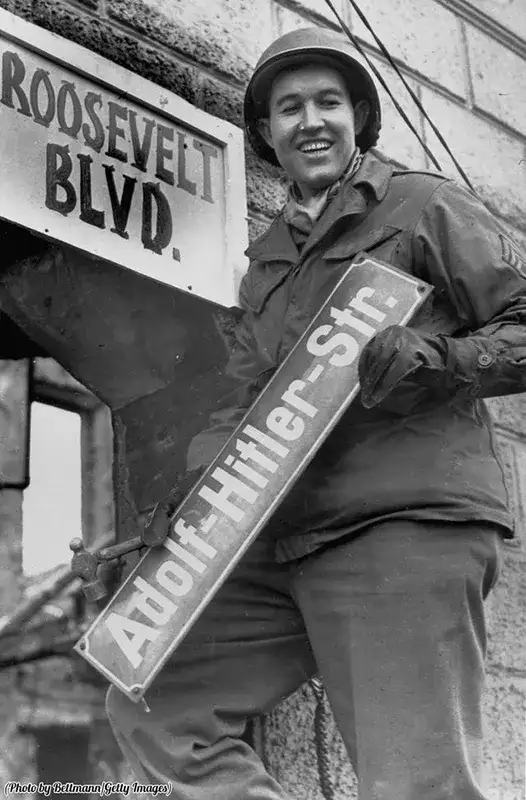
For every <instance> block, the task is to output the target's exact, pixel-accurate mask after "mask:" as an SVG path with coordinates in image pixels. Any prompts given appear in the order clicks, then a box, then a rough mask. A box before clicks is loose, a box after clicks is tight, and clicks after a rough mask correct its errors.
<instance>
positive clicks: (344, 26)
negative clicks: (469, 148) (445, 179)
mask: <svg viewBox="0 0 526 800" xmlns="http://www.w3.org/2000/svg"><path fill="white" fill-rule="evenodd" d="M325 2H326V3H327V5H328V6H329V8H330V9H331V11H332V12H333V14H334V16H335V17H336V19H337V20H338V22H339V24H340V26H341V28H342V29H343V31H344V32H345V33H346V34H347V36H348V38H349V39H350V40H351V42H352V44H353V45H354V46H355V47H356V49H357V50H358V52H359V53H360V54H361V55H362V56H363V58H364V59H365V60H366V62H367V65H368V66H369V68H370V69H371V71H372V72H373V73H374V75H375V77H376V78H377V80H378V81H379V82H380V83H381V85H382V86H383V88H384V89H385V90H386V92H387V94H388V95H389V97H390V98H391V100H392V102H393V104H394V106H395V108H396V110H397V111H398V113H399V114H400V116H401V117H402V119H403V120H404V122H405V123H406V125H407V126H408V127H409V129H410V130H411V132H412V133H413V134H414V135H415V136H416V138H417V139H418V141H419V143H420V145H421V146H422V147H423V149H424V151H425V152H426V153H427V155H428V156H429V158H430V159H431V161H432V162H433V164H434V165H435V166H436V167H437V169H439V170H440V171H441V172H442V167H441V166H440V164H439V162H438V161H437V159H436V158H435V156H434V154H433V153H432V152H431V150H430V149H429V147H428V146H427V145H426V144H425V142H424V141H423V140H422V138H421V136H420V134H419V133H418V131H417V130H416V128H415V127H414V125H413V123H412V122H411V121H410V120H409V118H408V116H407V114H406V113H405V111H404V110H403V109H402V108H401V106H400V104H399V103H398V102H397V101H396V100H395V98H394V96H393V94H392V92H391V90H390V89H389V87H388V86H387V84H386V82H385V80H384V78H383V77H382V75H381V74H380V72H379V70H378V69H377V68H376V67H375V66H374V64H373V63H372V62H371V59H370V58H369V57H368V55H367V53H366V52H365V51H364V49H363V48H362V46H361V45H360V43H359V42H358V41H357V39H356V37H355V36H354V34H353V33H352V32H351V30H350V28H349V26H348V25H347V24H346V23H345V22H344V21H343V19H342V18H341V16H340V14H339V13H338V12H337V10H336V9H335V7H334V4H333V3H332V0H325ZM349 3H350V4H351V6H352V7H353V9H354V10H355V11H356V13H357V14H358V16H359V17H360V19H361V21H362V22H363V24H364V25H365V26H366V28H367V29H368V30H369V31H370V32H371V34H372V35H373V38H374V40H375V42H376V43H377V45H378V47H379V48H380V51H381V52H382V53H383V55H384V56H385V58H386V59H387V60H388V62H389V64H390V65H391V66H392V68H393V69H394V70H395V72H396V74H397V75H398V77H399V78H400V80H401V81H402V83H403V85H404V86H405V88H406V89H407V91H408V93H409V96H410V97H411V99H412V100H413V102H414V103H415V105H416V106H417V108H418V109H419V111H421V113H422V114H423V115H424V118H425V119H426V120H427V122H428V123H429V125H430V127H431V129H432V131H433V132H434V133H435V135H436V137H437V139H438V140H439V142H440V144H441V145H442V146H443V147H444V149H445V150H446V152H447V153H448V155H449V156H450V158H451V160H452V162H453V164H454V165H455V167H456V169H457V170H458V172H459V174H460V175H461V177H462V178H463V180H464V181H465V183H466V185H467V186H468V187H469V188H470V190H471V191H472V192H473V193H474V194H476V191H475V188H474V187H473V185H472V183H471V181H470V179H469V178H468V176H467V174H466V172H465V171H464V169H463V168H462V167H461V165H460V164H459V162H458V161H457V159H456V158H455V156H454V155H453V153H452V152H451V149H450V147H449V145H448V143H447V142H446V140H445V139H444V137H443V136H442V134H441V133H440V131H439V129H438V128H437V126H436V125H435V124H434V122H433V121H432V119H431V118H430V117H429V115H428V113H427V111H426V110H425V108H424V106H423V105H422V103H421V101H420V99H419V98H418V97H417V95H416V94H415V92H414V91H413V89H412V88H411V86H410V85H409V83H408V82H407V80H406V79H405V77H404V75H403V74H402V73H401V71H400V69H399V68H398V65H397V64H396V62H395V61H394V59H393V58H392V56H391V54H390V53H389V51H388V50H387V48H386V47H385V45H384V44H383V42H382V41H381V39H380V38H379V37H378V36H377V35H376V33H375V31H374V30H373V28H372V26H371V24H370V23H369V20H368V19H367V17H366V16H365V14H364V13H363V12H362V11H361V10H360V8H359V7H358V5H357V3H356V2H355V0H349Z"/></svg>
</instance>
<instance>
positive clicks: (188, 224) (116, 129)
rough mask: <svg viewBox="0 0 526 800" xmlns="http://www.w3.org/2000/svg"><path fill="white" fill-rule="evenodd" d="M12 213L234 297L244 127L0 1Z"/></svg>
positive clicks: (7, 211) (197, 290)
mask: <svg viewBox="0 0 526 800" xmlns="http://www.w3.org/2000/svg"><path fill="white" fill-rule="evenodd" d="M0 122H1V125H2V136H1V138H0V182H1V185H2V191H1V192H0V218H3V219H6V220H8V221H10V222H15V223H18V224H19V225H23V226H25V227H27V228H30V229H31V230H33V231H36V232H37V233H39V234H43V235H44V236H46V237H49V238H51V239H56V240H59V241H62V242H65V243H67V244H71V245H74V246H75V247H78V248H80V249H82V250H85V251H87V252H89V253H92V254H93V255H96V256H99V257H101V258H104V259H106V260H108V261H112V262H113V263H115V264H118V265H120V266H122V267H126V268H127V269H131V270H134V271H136V272H139V273H141V274H142V275H146V276H148V277H150V278H154V279H156V280H158V281H161V282H163V283H167V284H170V285H171V286H176V287H178V288H180V289H183V290H184V291H188V292H192V293H194V294H197V295H199V296H201V297H205V298H207V299H209V300H213V301H215V302H216V303H221V304H223V305H227V306H228V305H235V303H236V296H237V292H236V288H237V284H238V283H239V279H240V277H241V275H242V273H243V272H244V271H245V269H246V259H245V257H244V255H243V251H244V249H245V247H246V245H247V229H246V199H245V198H246V190H245V170H244V150H243V134H242V131H241V130H240V129H239V128H237V127H235V126H234V125H231V124H230V123H228V122H225V121H223V120H220V119H217V118H216V117H213V116H212V115H210V114H207V113H205V112H204V111H201V110H199V109H197V108H195V107H194V106H193V105H191V104H190V103H188V102H186V101H185V100H183V99H182V98H181V97H178V96H177V95H176V94H174V93H173V92H169V91H167V90H166V89H162V88H161V87H159V86H157V85H156V84H154V83H152V82H150V81H147V80H145V79H143V78H141V77H139V76H138V75H136V74H134V73H132V72H130V71H129V70H126V69H123V68H122V67H118V66H117V65H116V64H113V63H112V62H111V61H108V60H107V59H105V58H102V57H101V56H98V55H96V54H95V53H92V52H90V51H89V50H87V49H85V48H83V47H80V46H79V45H76V44H74V43H73V42H70V41H68V40H66V39H63V38H62V37H60V36H57V35H55V34H53V33H50V32H49V31H45V30H43V29H42V28H39V27H37V26H36V25H32V24H30V23H28V22H26V21H25V20H22V19H20V18H19V17H16V16H14V15H13V14H10V13H8V12H7V11H4V10H3V9H0Z"/></svg>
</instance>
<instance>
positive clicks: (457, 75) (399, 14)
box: [351, 0, 466, 97]
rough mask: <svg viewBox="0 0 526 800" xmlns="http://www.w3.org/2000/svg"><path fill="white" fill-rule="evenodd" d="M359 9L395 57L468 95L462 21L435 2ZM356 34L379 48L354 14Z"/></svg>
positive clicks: (372, 3) (415, 0)
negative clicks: (461, 29)
mask: <svg viewBox="0 0 526 800" xmlns="http://www.w3.org/2000/svg"><path fill="white" fill-rule="evenodd" d="M359 7H360V9H361V11H362V12H363V13H364V15H365V16H366V17H367V19H368V20H369V22H370V24H371V27H372V28H373V30H374V31H375V33H376V35H377V36H378V37H379V39H381V41H382V42H383V44H384V45H385V47H386V48H387V50H388V51H389V52H390V54H391V55H392V57H393V58H394V59H396V60H398V61H402V62H403V63H404V64H407V66H409V67H411V69H414V70H416V71H417V72H419V73H421V74H422V75H425V77H426V78H429V80H431V81H433V82H434V83H438V84H439V85H440V86H443V87H444V88H445V89H448V90H449V91H450V92H453V94H456V95H459V96H460V97H464V96H465V95H466V84H465V68H464V49H463V43H462V37H461V32H460V25H459V20H458V19H457V17H456V16H455V15H454V14H453V13H452V12H451V11H448V10H447V9H446V8H444V6H443V5H442V4H441V3H438V2H435V0H390V2H389V3H379V2H378V0H360V3H359ZM351 19H352V28H353V32H354V33H355V34H356V35H357V36H359V37H360V39H363V40H364V41H365V42H367V43H369V44H372V45H373V46H374V47H377V45H376V44H375V42H374V39H373V36H372V34H371V33H370V32H369V31H368V30H367V28H366V27H365V25H364V24H363V23H362V22H361V21H360V19H359V17H358V16H357V14H356V12H355V11H354V10H352V11H351Z"/></svg>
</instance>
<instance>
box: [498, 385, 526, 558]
mask: <svg viewBox="0 0 526 800" xmlns="http://www.w3.org/2000/svg"><path fill="white" fill-rule="evenodd" d="M503 399H504V398H503ZM518 399H520V400H522V404H523V405H524V402H525V400H526V398H525V397H524V396H521V395H519V396H518ZM505 400H509V398H505ZM522 426H524V421H522ZM516 433H518V431H515V432H514V434H510V435H508V434H505V433H504V432H503V431H502V430H497V436H496V444H497V448H498V453H499V456H500V461H501V464H502V466H503V469H504V478H505V481H506V487H507V490H508V497H509V503H510V510H511V512H512V514H513V518H514V520H515V525H516V540H513V542H512V546H514V547H515V548H516V549H517V548H518V549H522V550H524V551H526V497H525V495H524V487H525V486H526V442H525V441H522V440H520V439H519V438H518V437H517V436H516V435H515V434H516Z"/></svg>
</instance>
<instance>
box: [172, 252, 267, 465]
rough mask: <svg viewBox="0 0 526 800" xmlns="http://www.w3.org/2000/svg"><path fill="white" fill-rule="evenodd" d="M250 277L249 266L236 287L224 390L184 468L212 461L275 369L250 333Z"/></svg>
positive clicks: (251, 325)
mask: <svg viewBox="0 0 526 800" xmlns="http://www.w3.org/2000/svg"><path fill="white" fill-rule="evenodd" d="M251 278H252V275H251V270H250V268H249V270H248V272H247V273H246V275H244V277H243V279H242V281H241V286H240V288H239V305H240V307H241V316H240V319H239V321H238V323H237V326H236V328H235V332H234V340H233V344H232V346H231V354H230V357H229V359H228V363H227V366H226V369H225V375H224V391H223V392H222V394H221V397H220V399H219V401H218V403H217V406H216V407H215V409H214V410H213V411H212V413H211V414H210V417H209V419H208V424H207V426H206V427H205V428H204V430H202V431H201V432H200V433H198V434H197V436H195V437H194V438H193V439H192V441H191V443H190V446H189V448H188V453H187V468H188V469H197V468H199V467H203V466H205V467H206V466H208V464H210V462H211V461H213V459H214V458H215V456H216V455H217V453H218V452H219V451H220V450H221V448H222V447H223V445H224V444H225V442H226V441H227V439H228V438H229V436H230V435H231V434H232V432H233V431H234V430H235V428H236V426H237V425H238V424H239V422H240V421H241V420H242V418H243V416H244V415H245V413H246V412H247V410H248V409H249V408H250V406H251V405H252V403H253V402H254V401H255V399H256V398H257V396H258V394H259V393H260V392H261V390H262V389H263V387H264V386H265V385H266V383H267V382H268V380H269V379H270V377H271V375H272V374H273V372H275V370H276V365H275V364H274V363H273V362H272V361H271V360H270V359H269V358H268V356H267V355H266V354H265V353H264V351H262V350H261V348H259V347H258V343H257V340H256V337H255V335H254V332H253V328H254V317H255V313H256V312H255V311H254V308H255V307H256V303H255V302H254V292H253V288H252V279H251Z"/></svg>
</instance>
